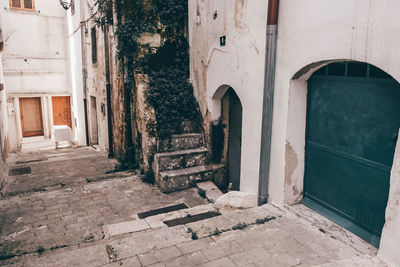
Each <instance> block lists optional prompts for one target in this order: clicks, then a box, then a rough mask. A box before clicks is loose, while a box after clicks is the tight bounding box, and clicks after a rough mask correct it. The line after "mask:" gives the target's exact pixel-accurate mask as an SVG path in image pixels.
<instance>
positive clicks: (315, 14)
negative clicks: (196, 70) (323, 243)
mask: <svg viewBox="0 0 400 267" xmlns="http://www.w3.org/2000/svg"><path fill="white" fill-rule="evenodd" d="M399 16H400V2H399V1H396V0H370V1H365V0H323V1H321V0H298V1H290V0H281V2H280V10H279V22H278V27H279V28H278V48H277V65H276V76H275V96H274V116H273V133H272V148H271V153H272V154H271V169H270V183H269V185H270V187H269V188H270V190H269V194H270V200H271V201H274V202H276V203H278V204H284V203H285V202H286V203H293V202H295V201H296V200H297V199H298V198H297V197H293V194H294V191H293V187H296V190H297V191H298V194H301V193H302V183H303V176H304V149H305V148H304V146H305V116H306V105H305V101H306V93H307V89H306V80H307V79H308V77H309V76H310V75H311V74H312V72H313V71H314V70H315V69H316V68H315V67H316V66H311V67H314V69H308V70H304V73H305V75H304V76H303V77H301V78H300V79H298V81H291V80H292V78H293V76H294V75H295V74H296V73H297V72H298V71H300V70H301V69H302V68H303V67H306V66H307V65H309V64H311V63H315V62H319V61H323V60H331V59H334V60H335V59H345V60H356V61H362V62H367V63H370V64H373V65H375V66H377V67H379V68H381V69H382V70H384V71H386V72H387V73H389V74H391V75H392V76H393V77H394V78H395V79H397V80H398V81H399V80H400V64H399V62H400V50H399V49H398V44H400V20H399V19H398V18H399ZM319 66H322V64H319ZM287 144H288V145H289V146H290V147H291V148H293V151H288V149H287V148H288V146H287ZM289 150H290V149H289ZM293 153H294V154H293ZM293 155H295V159H296V161H297V163H296V164H295V165H292V166H289V165H288V164H291V163H293V160H292V159H293ZM285 176H289V177H286V184H287V186H285Z"/></svg>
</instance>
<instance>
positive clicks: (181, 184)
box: [156, 165, 225, 193]
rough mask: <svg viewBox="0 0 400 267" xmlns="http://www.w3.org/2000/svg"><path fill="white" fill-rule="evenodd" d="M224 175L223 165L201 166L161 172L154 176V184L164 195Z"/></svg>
mask: <svg viewBox="0 0 400 267" xmlns="http://www.w3.org/2000/svg"><path fill="white" fill-rule="evenodd" d="M221 175H225V167H224V165H202V166H196V167H190V168H183V169H178V170H166V171H161V172H159V173H158V175H156V183H157V185H158V186H159V188H160V190H161V191H162V192H164V193H170V192H173V191H178V190H183V189H186V188H189V187H193V186H196V183H198V182H203V181H207V180H212V179H213V178H214V177H215V176H221Z"/></svg>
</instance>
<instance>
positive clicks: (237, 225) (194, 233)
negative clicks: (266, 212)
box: [187, 216, 276, 240]
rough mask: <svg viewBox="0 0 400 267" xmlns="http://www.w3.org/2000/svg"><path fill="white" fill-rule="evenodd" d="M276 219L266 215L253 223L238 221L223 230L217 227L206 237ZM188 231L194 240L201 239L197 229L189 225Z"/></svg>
mask: <svg viewBox="0 0 400 267" xmlns="http://www.w3.org/2000/svg"><path fill="white" fill-rule="evenodd" d="M274 219H276V217H275V216H266V217H264V218H260V219H256V220H255V221H254V222H252V223H244V222H240V223H238V224H236V225H234V226H232V227H231V228H227V229H222V230H221V229H218V227H217V228H215V230H214V232H212V233H211V234H209V235H208V236H206V237H211V236H217V235H220V234H222V233H224V232H228V231H232V230H233V231H236V230H243V229H245V228H247V227H248V226H251V225H256V224H265V223H267V222H269V221H271V220H274ZM187 232H188V233H189V234H192V239H193V240H197V239H199V237H198V236H197V232H196V231H193V229H192V228H190V227H188V229H187Z"/></svg>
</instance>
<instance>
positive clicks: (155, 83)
mask: <svg viewBox="0 0 400 267" xmlns="http://www.w3.org/2000/svg"><path fill="white" fill-rule="evenodd" d="M97 5H98V11H99V18H98V19H97V21H98V23H99V24H100V25H105V24H108V25H112V23H114V21H113V17H114V18H115V17H116V18H117V22H116V23H115V25H114V26H115V34H116V36H117V40H118V44H117V49H118V59H119V62H120V71H121V72H122V74H123V75H124V77H125V81H126V83H125V85H126V86H125V87H126V88H125V90H133V91H134V90H135V83H134V73H135V71H140V72H144V73H145V74H147V75H148V77H149V90H148V92H147V95H146V96H147V103H148V104H149V105H150V106H152V107H153V108H154V110H155V115H156V120H157V122H156V123H155V124H152V125H151V127H150V128H149V129H150V130H151V135H152V136H158V137H159V138H167V137H169V136H170V135H171V134H174V133H180V132H181V130H182V129H181V123H182V121H185V120H189V121H194V122H195V123H197V122H199V121H200V117H199V113H198V109H197V103H196V101H195V98H194V96H193V87H192V85H191V84H190V82H189V55H188V49H189V47H188V44H187V41H186V38H185V36H184V35H185V21H186V18H187V16H188V6H187V5H188V4H187V0H169V1H165V0H115V5H114V7H113V4H112V0H98V1H97ZM113 12H114V13H115V14H116V16H113ZM143 33H158V34H160V35H161V46H160V47H159V48H152V47H150V46H149V45H148V44H141V43H139V41H138V40H139V38H140V37H141V36H142V35H143ZM133 95H135V94H133ZM154 130H155V131H154Z"/></svg>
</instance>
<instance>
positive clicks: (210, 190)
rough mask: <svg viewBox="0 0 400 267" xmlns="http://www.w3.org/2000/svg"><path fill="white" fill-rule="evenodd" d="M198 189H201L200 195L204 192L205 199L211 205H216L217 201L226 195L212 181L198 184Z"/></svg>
mask: <svg viewBox="0 0 400 267" xmlns="http://www.w3.org/2000/svg"><path fill="white" fill-rule="evenodd" d="M197 188H199V194H200V191H202V192H203V194H204V197H205V198H207V200H208V201H209V202H211V203H215V201H217V199H218V198H219V197H220V196H222V195H223V194H224V193H222V192H221V190H219V188H218V187H217V186H216V185H215V184H214V183H213V182H212V181H205V182H201V183H197Z"/></svg>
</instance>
